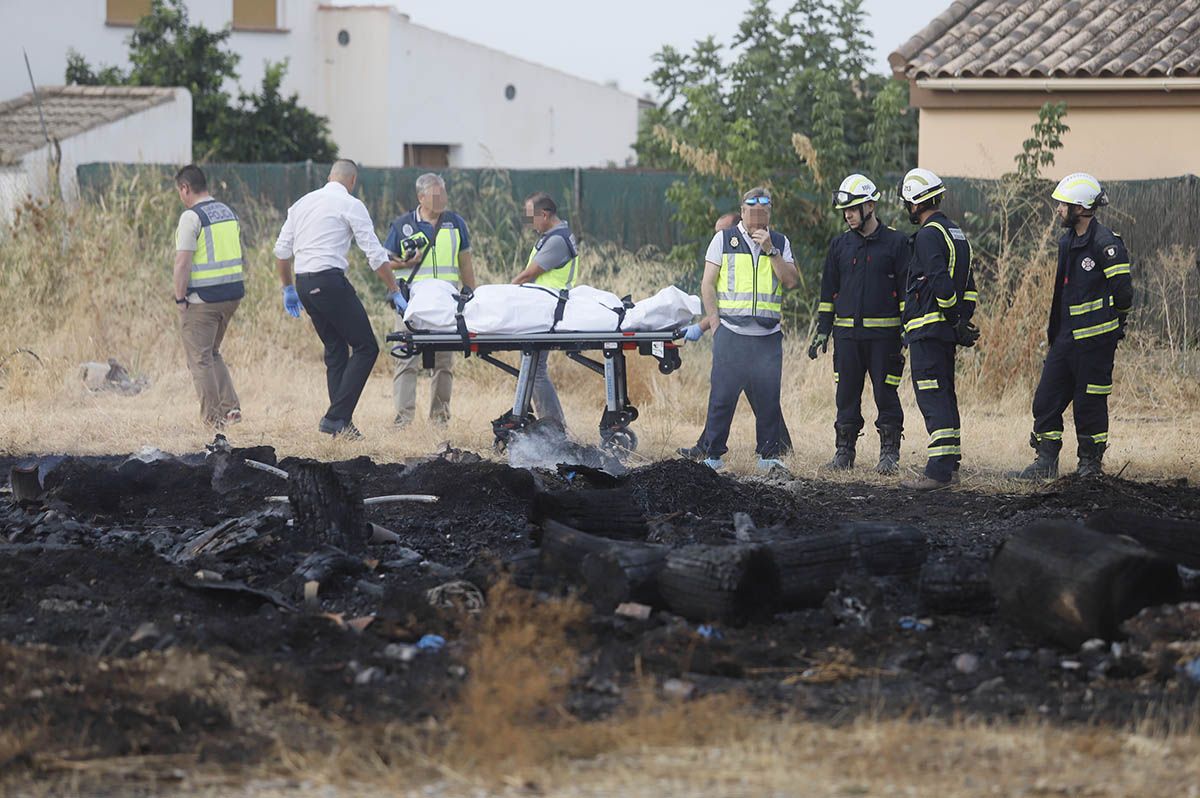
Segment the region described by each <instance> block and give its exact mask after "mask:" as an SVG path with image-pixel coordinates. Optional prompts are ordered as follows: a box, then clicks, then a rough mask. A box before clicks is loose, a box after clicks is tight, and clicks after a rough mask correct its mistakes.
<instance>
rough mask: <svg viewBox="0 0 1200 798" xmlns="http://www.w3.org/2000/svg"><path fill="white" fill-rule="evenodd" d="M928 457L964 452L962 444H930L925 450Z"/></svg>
mask: <svg viewBox="0 0 1200 798" xmlns="http://www.w3.org/2000/svg"><path fill="white" fill-rule="evenodd" d="M925 454H926V455H927V456H928V457H945V456H946V455H951V454H962V447H961V446H930V447H929V448H928V449H926V450H925Z"/></svg>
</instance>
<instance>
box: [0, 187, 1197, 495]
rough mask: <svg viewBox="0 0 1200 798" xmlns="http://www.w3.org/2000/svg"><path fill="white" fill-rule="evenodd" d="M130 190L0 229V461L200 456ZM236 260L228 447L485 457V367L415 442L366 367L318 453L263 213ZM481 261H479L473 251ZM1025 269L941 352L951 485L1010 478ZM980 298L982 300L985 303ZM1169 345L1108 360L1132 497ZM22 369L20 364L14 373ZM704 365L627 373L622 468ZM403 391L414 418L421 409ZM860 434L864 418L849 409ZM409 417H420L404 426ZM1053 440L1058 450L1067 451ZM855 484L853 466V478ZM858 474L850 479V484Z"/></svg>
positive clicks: (828, 434)
mask: <svg viewBox="0 0 1200 798" xmlns="http://www.w3.org/2000/svg"><path fill="white" fill-rule="evenodd" d="M144 181H145V176H144V175H139V174H136V173H135V174H133V175H132V176H130V177H129V178H128V179H127V181H126V182H125V183H123V184H120V185H119V186H118V188H116V189H114V190H113V191H111V192H110V193H109V194H107V195H106V196H105V197H103V198H102V201H101V202H99V203H95V204H91V205H84V206H81V207H80V208H78V209H75V210H73V211H68V210H67V209H65V208H63V207H61V206H49V207H30V208H27V209H26V210H25V211H24V212H23V213H22V214H21V218H20V220H19V221H18V222H17V223H16V225H15V226H14V227H13V228H12V229H10V230H6V231H0V317H2V318H4V319H5V324H4V327H3V330H0V391H2V394H3V396H4V398H5V400H6V403H7V408H6V412H5V413H4V414H3V416H0V441H3V443H2V444H0V446H2V447H3V449H5V450H7V451H9V452H45V451H67V452H114V451H129V450H133V449H137V448H138V447H140V446H143V445H151V446H158V447H161V448H164V449H167V450H174V451H183V450H196V449H197V448H199V446H200V445H201V444H202V443H204V442H206V441H207V440H208V439H209V437H210V436H209V433H208V431H207V430H205V429H204V428H203V427H202V426H201V425H200V424H199V423H198V420H197V414H198V410H197V402H196V400H195V396H194V392H193V389H192V386H191V380H190V377H189V376H188V374H187V370H186V368H185V367H184V365H183V358H182V347H181V345H180V343H179V340H178V333H177V325H178V320H177V311H176V310H175V308H174V306H173V304H172V303H171V302H170V301H169V290H170V289H169V277H168V275H169V264H170V259H171V252H172V249H173V242H172V238H171V236H172V231H173V229H174V220H175V218H176V216H177V213H178V211H179V207H178V203H177V201H176V200H175V198H174V196H173V194H172V193H171V192H169V191H166V190H158V188H157V187H156V186H154V187H152V186H147V185H145V184H144ZM242 211H243V215H244V216H245V217H246V225H245V226H246V229H247V233H248V239H249V246H248V248H247V260H248V263H249V264H250V267H249V272H248V281H247V282H248V285H247V290H248V294H247V298H246V299H245V300H244V301H243V303H242V307H241V308H240V309H239V311H238V314H237V316H236V317H235V320H234V323H233V325H232V328H231V332H230V334H229V337H228V340H227V342H226V345H225V347H224V354H225V357H226V359H227V361H228V362H229V363H230V365H231V368H232V370H233V373H234V378H235V382H236V384H237V386H238V389H239V392H240V394H241V398H242V406H243V410H244V411H245V417H246V422H245V423H244V424H243V425H242V426H241V427H238V428H236V429H235V430H234V434H233V438H234V440H235V442H236V443H239V444H244V445H252V444H260V443H268V444H272V445H275V446H276V447H278V449H279V450H280V452H281V453H283V454H296V455H306V456H313V457H345V456H352V455H358V454H367V455H370V456H372V457H376V458H379V459H386V460H395V459H401V458H404V457H407V456H413V455H420V454H425V453H428V452H429V451H431V450H432V449H434V448H435V447H436V446H437V445H438V444H439V443H441V442H442V441H443V440H450V441H452V442H453V443H454V444H456V445H459V446H466V447H470V448H474V449H478V450H484V449H486V448H488V446H489V445H490V443H491V441H490V431H489V425H488V423H487V422H488V420H490V419H492V418H495V417H496V416H498V415H500V413H501V412H503V411H504V410H505V406H506V405H507V404H508V403H509V402H510V401H511V391H512V381H511V379H509V378H508V377H507V376H505V375H503V374H501V373H500V372H498V371H496V370H495V369H492V368H491V367H489V366H487V365H486V364H481V363H479V362H478V361H474V360H470V361H466V362H463V363H460V364H459V366H458V368H457V389H456V391H455V398H454V402H453V412H454V416H455V417H454V420H453V421H452V422H451V424H450V426H449V428H448V429H440V428H432V427H430V426H429V425H427V424H417V425H415V426H414V428H412V429H410V430H406V431H405V432H404V433H397V432H394V431H393V429H392V428H391V423H390V422H391V418H392V415H393V412H392V407H391V385H390V384H389V382H390V369H391V364H390V362H388V361H389V360H390V358H387V357H386V356H385V357H381V358H380V362H379V364H378V365H377V366H376V371H375V375H374V376H373V378H372V380H371V382H370V383H369V384H368V386H367V390H366V393H365V394H364V397H363V401H362V403H361V404H360V408H359V411H358V413H357V414H356V416H355V421H356V423H357V424H358V426H359V427H360V428H361V429H363V430H364V432H366V433H367V435H368V439H367V441H365V442H363V443H359V444H345V443H335V442H331V441H329V440H328V439H325V438H324V436H320V435H318V434H317V433H316V431H315V427H316V422H317V420H318V419H319V417H320V416H321V414H322V412H323V410H324V406H325V404H326V398H325V396H324V379H323V367H322V365H321V349H320V344H319V342H318V341H317V338H316V335H315V334H314V333H313V331H312V328H311V325H310V324H309V323H308V321H307V319H304V318H302V319H300V320H293V319H290V318H288V317H287V316H285V314H284V313H283V311H282V309H281V307H280V301H279V292H278V287H277V282H276V278H275V275H274V268H273V265H272V264H273V261H272V259H271V254H270V247H271V244H272V243H273V236H274V232H275V230H276V226H277V224H278V216H277V214H274V213H273V212H272V211H270V210H268V209H263V208H251V209H242ZM475 250H476V257H477V261H478V270H479V273H480V275H481V279H482V280H483V281H484V282H488V281H497V280H501V279H504V276H505V274H506V273H507V272H508V270H509V268H510V265H511V263H510V262H511V260H512V256H511V253H509V252H507V251H501V250H502V248H501V247H497V246H492V245H490V244H489V241H488V239H487V238H486V237H485V236H480V237H478V238H477V240H476V244H475ZM493 250H496V251H493ZM1041 253H1042V254H1041V255H1039V256H1038V258H1037V259H1035V260H1034V261H1032V262H1022V263H1020V264H1016V263H1011V262H1008V261H1005V262H1001V263H999V264H997V265H996V271H995V274H994V275H993V277H992V278H990V282H991V283H992V284H994V286H1005V287H1006V288H1005V289H1004V291H1002V292H1000V293H1001V294H1002V295H992V294H989V290H990V288H989V284H983V285H981V291H982V293H983V302H982V303H981V311H980V324H981V326H982V328H983V330H984V333H985V337H984V339H983V343H982V344H981V346H980V347H978V348H977V349H975V350H960V366H959V375H960V385H961V389H960V397H961V403H962V411H963V416H964V422H963V427H964V445H965V446H966V452H967V454H966V467H967V468H968V469H972V471H971V472H970V473H974V474H975V475H976V476H977V477H979V478H981V479H986V478H987V476H988V475H992V474H995V473H998V472H1000V471H1002V470H1003V469H1005V468H1008V467H1011V466H1012V465H1014V464H1016V463H1020V462H1022V461H1024V460H1026V459H1027V458H1028V456H1029V451H1028V448H1027V445H1026V441H1027V437H1028V435H1027V430H1028V428H1029V426H1030V419H1029V416H1028V406H1029V401H1030V396H1031V394H1032V389H1033V385H1034V384H1035V382H1036V379H1037V374H1038V367H1039V365H1040V360H1041V357H1042V352H1043V351H1044V350H1043V347H1044V344H1043V343H1042V338H1043V332H1042V330H1043V326H1044V318H1045V312H1046V302H1047V299H1046V297H1047V295H1048V283H1049V275H1050V274H1052V266H1051V265H1050V263H1049V261H1047V260H1046V258H1048V257H1049V255H1048V250H1047V249H1046V248H1045V247H1043V248H1042V249H1041ZM1189 268H1190V267H1189V264H1188V258H1187V253H1174V254H1173V255H1172V257H1171V258H1170V259H1168V262H1167V263H1165V264H1161V268H1158V269H1157V270H1156V272H1155V273H1156V274H1158V275H1162V276H1161V277H1159V278H1156V279H1157V283H1156V288H1155V294H1154V296H1158V297H1160V299H1159V300H1156V302H1157V304H1159V305H1162V306H1164V307H1166V306H1168V305H1169V304H1170V302H1169V300H1170V297H1171V295H1172V293H1173V292H1175V293H1176V295H1177V292H1179V291H1183V290H1187V289H1188V287H1189V285H1188V283H1187V281H1188V280H1189V279H1193V281H1194V276H1192V275H1191V272H1190V271H1189ZM583 270H584V274H585V275H586V277H587V280H588V282H590V283H592V284H595V285H597V286H601V287H605V288H609V289H612V290H614V291H616V292H617V293H619V294H625V293H632V294H633V295H634V296H635V297H637V296H644V295H646V294H647V293H648V292H650V291H651V290H654V289H657V288H658V287H661V286H663V285H666V284H668V283H671V282H674V281H675V280H677V279H678V277H679V275H678V267H677V266H676V265H673V264H669V263H666V262H664V261H663V260H661V259H658V258H656V257H655V256H654V255H653V253H648V254H647V255H646V256H637V255H632V254H630V253H627V252H623V251H620V250H617V249H614V248H612V247H604V246H601V247H589V248H587V249H586V250H585V254H584V265H583ZM354 278H355V280H356V282H357V283H358V285H359V288H360V291H361V292H362V293H363V294H364V296H365V297H366V299H365V304H367V306H368V308H369V310H370V312H371V315H372V319H373V322H374V324H375V326H376V328H377V329H378V330H379V332H380V335H381V336H382V334H383V333H384V332H385V331H386V330H387V329H389V326H390V322H391V317H390V315H389V314H388V312H387V310H386V307H385V303H384V302H383V300H382V297H381V294H380V287H379V285H378V281H377V280H376V279H375V278H374V277H373V276H372V275H370V274H369V273H367V272H366V267H365V265H364V264H362V263H361V262H357V263H356V270H355V274H354ZM997 290H998V289H997ZM1172 325H1173V326H1172V327H1171V328H1170V330H1171V332H1170V334H1169V335H1168V338H1169V342H1173V343H1174V344H1175V347H1174V348H1169V347H1166V346H1163V342H1161V341H1159V340H1158V339H1156V338H1151V337H1150V336H1148V335H1145V334H1144V333H1142V334H1139V333H1136V332H1135V334H1134V336H1133V337H1132V338H1131V340H1129V341H1126V342H1125V344H1123V345H1122V348H1121V351H1120V353H1119V357H1118V364H1117V373H1116V384H1117V391H1116V393H1115V394H1114V396H1113V397H1112V401H1111V407H1112V413H1113V437H1112V450H1111V454H1110V457H1109V462H1110V463H1112V464H1113V465H1114V466H1115V467H1116V468H1120V467H1122V466H1126V464H1128V466H1127V468H1126V472H1125V473H1126V474H1127V475H1129V476H1140V477H1164V476H1171V475H1177V476H1186V475H1195V474H1196V473H1197V471H1198V460H1197V455H1196V454H1195V453H1194V447H1192V446H1190V445H1189V443H1188V440H1187V439H1186V438H1185V437H1184V436H1180V435H1177V434H1174V433H1175V432H1176V431H1179V430H1185V429H1194V428H1196V426H1197V421H1198V420H1200V419H1198V410H1197V408H1198V407H1200V380H1198V375H1200V357H1198V356H1197V353H1196V351H1195V349H1194V348H1188V347H1189V346H1190V344H1189V343H1188V342H1189V341H1191V340H1192V339H1194V337H1195V336H1194V321H1193V320H1191V319H1186V318H1183V319H1174V320H1173V321H1172ZM802 336H803V333H802V332H797V331H795V330H794V331H793V333H792V335H791V337H790V339H789V342H788V345H787V346H788V349H787V356H786V365H785V374H784V411H785V415H786V418H787V420H788V423H789V425H790V426H791V429H792V433H793V438H794V440H795V441H796V444H797V452H796V454H795V455H794V456H793V457H792V458H791V461H790V463H789V464H790V465H791V466H792V468H793V470H794V471H795V472H796V473H798V474H805V475H811V474H815V473H816V471H817V468H818V465H819V464H820V463H823V462H825V460H827V459H828V456H829V454H830V449H831V444H832V429H831V427H832V420H833V419H832V416H833V408H832V402H833V385H832V363H831V360H832V358H831V357H829V356H825V357H823V358H822V359H821V360H819V361H817V362H815V363H813V362H810V361H809V360H808V359H807V358H806V357H804V354H803V350H804V342H803V341H801V340H799V339H800V337H802ZM18 349H28V350H31V351H33V352H35V353H36V354H37V357H38V360H35V359H34V358H33V357H31V356H29V355H27V354H24V353H16V354H10V353H14V352H15V351H16V350H18ZM709 353H710V349H709V344H708V342H707V341H704V342H701V343H700V344H697V345H691V346H688V347H687V348H686V349H685V350H684V366H683V369H682V370H681V371H680V372H679V373H676V374H673V375H670V376H663V375H661V374H659V373H658V372H657V370H656V369H655V368H654V365H653V363H652V362H650V359H648V358H634V359H633V361H631V366H630V383H631V384H630V392H631V396H632V398H633V401H634V402H635V404H637V405H638V406H639V408H640V409H641V410H642V411H643V412H642V418H641V420H640V421H639V422H638V424H637V430H638V432H639V435H640V436H641V439H642V447H641V454H642V455H644V456H646V457H649V458H662V457H669V456H671V455H672V454H673V452H674V449H675V448H676V447H678V446H681V445H690V444H691V443H693V442H694V441H695V439H696V437H697V435H698V434H699V431H700V428H701V426H702V425H703V420H704V414H705V405H706V401H707V387H708V372H709V362H710V354H709ZM109 357H115V358H117V359H118V360H120V361H121V362H122V363H124V364H125V365H126V366H128V367H129V368H130V370H131V371H133V372H134V373H137V374H144V375H146V376H147V377H149V378H150V380H151V383H152V386H151V388H150V389H149V390H148V391H146V392H145V393H143V394H141V395H139V396H136V397H131V398H130V397H119V396H115V395H110V394H100V395H96V394H89V393H88V392H87V391H85V390H84V388H83V387H82V385H81V384H80V381H79V379H78V376H79V374H78V365H79V364H80V363H81V362H84V361H87V360H105V359H107V358H109ZM552 374H553V375H554V377H555V380H556V382H557V383H558V385H559V387H560V391H561V393H562V395H563V401H564V406H565V407H566V410H567V415H568V419H569V421H570V423H571V426H572V429H573V431H574V432H575V433H576V435H577V436H578V437H579V438H581V439H583V440H594V438H595V432H594V430H595V426H594V425H595V424H596V423H598V421H599V415H600V410H601V408H602V402H603V385H602V383H601V381H600V380H599V379H598V378H597V377H596V376H595V375H593V374H592V373H590V372H587V371H585V370H584V369H583V368H581V367H579V366H577V365H575V364H573V363H570V362H568V361H566V359H565V358H562V357H561V356H556V357H555V358H554V359H553V365H552ZM426 386H427V383H424V382H423V383H422V387H421V389H420V394H419V401H420V402H421V404H422V405H424V403H425V402H426V401H427V399H426V394H425V391H427V387H426ZM902 396H903V397H904V400H905V406H906V412H907V417H908V419H909V421H908V426H907V428H908V430H909V433H908V435H907V437H906V439H905V448H904V458H905V461H906V462H908V463H917V462H918V461H919V459H920V453H921V450H922V449H923V447H924V443H925V440H924V432H923V429H922V424H921V421H920V416H919V414H918V413H917V412H916V408H915V406H914V404H913V401H912V391H911V389H909V388H908V386H907V384H906V385H905V387H904V388H903V389H902ZM864 404H865V408H864V409H865V410H866V411H867V412H866V414H865V415H866V416H867V431H868V433H869V432H870V424H871V422H872V416H873V413H872V412H871V408H870V404H871V402H870V398H869V396H867V397H865V402H864ZM421 409H423V408H421ZM1069 428H1070V427H1069V420H1068V435H1069V434H1070V433H1069ZM752 429H753V428H752V423H751V419H750V417H749V414H748V413H747V412H745V411H743V412H742V413H741V414H739V418H738V419H737V421H736V422H735V425H734V430H733V435H732V438H731V442H732V446H733V452H732V453H731V461H732V467H733V468H734V470H745V469H747V468H748V467H749V465H750V463H751V462H752V453H753V431H752ZM876 447H877V443H876V441H875V439H874V435H872V434H868V435H867V437H866V438H864V441H863V444H862V446H861V452H862V454H861V458H862V461H863V462H868V461H873V457H874V456H875V452H876V451H877V448H876ZM868 464H869V462H868ZM864 475H865V472H857V473H856V476H857V477H863V476H864Z"/></svg>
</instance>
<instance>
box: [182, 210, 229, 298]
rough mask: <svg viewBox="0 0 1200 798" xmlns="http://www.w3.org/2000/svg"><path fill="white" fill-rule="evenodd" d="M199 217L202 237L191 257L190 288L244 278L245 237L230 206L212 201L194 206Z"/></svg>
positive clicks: (222, 283)
mask: <svg viewBox="0 0 1200 798" xmlns="http://www.w3.org/2000/svg"><path fill="white" fill-rule="evenodd" d="M192 210H193V211H195V212H196V215H197V216H199V217H200V237H199V239H197V241H196V252H195V254H194V255H193V256H192V272H191V275H190V276H189V278H188V290H189V291H194V290H196V289H197V288H209V287H212V286H215V285H228V284H230V283H240V282H241V281H242V239H241V235H240V231H239V228H238V220H237V217H236V216H235V215H234V213H233V211H232V210H230V208H229V206H228V205H226V204H225V203H223V202H217V201H216V200H212V201H209V202H202V203H199V204H197V205H195V206H193V208H192Z"/></svg>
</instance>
